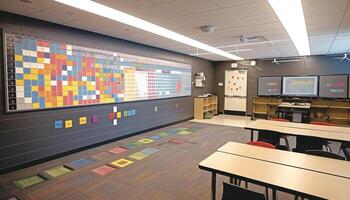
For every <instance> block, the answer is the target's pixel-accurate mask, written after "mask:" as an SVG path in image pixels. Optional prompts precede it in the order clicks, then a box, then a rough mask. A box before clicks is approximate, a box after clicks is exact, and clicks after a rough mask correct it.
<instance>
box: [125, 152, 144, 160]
mask: <svg viewBox="0 0 350 200" xmlns="http://www.w3.org/2000/svg"><path fill="white" fill-rule="evenodd" d="M148 156H149V154H146V153H143V152H136V153H133V154H131V155H129V156H128V157H129V158H132V159H135V160H142V159H144V158H147V157H148Z"/></svg>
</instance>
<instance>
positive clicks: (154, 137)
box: [148, 135, 162, 140]
mask: <svg viewBox="0 0 350 200" xmlns="http://www.w3.org/2000/svg"><path fill="white" fill-rule="evenodd" d="M148 138H149V139H152V140H160V139H162V137H161V136H159V135H152V136H151V137H148Z"/></svg>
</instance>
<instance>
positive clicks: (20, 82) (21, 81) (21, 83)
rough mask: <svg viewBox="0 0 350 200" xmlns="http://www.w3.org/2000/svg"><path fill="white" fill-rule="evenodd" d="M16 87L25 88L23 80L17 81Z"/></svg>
mask: <svg viewBox="0 0 350 200" xmlns="http://www.w3.org/2000/svg"><path fill="white" fill-rule="evenodd" d="M16 85H17V86H23V85H24V81H23V80H16Z"/></svg>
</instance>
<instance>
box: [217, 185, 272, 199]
mask: <svg viewBox="0 0 350 200" xmlns="http://www.w3.org/2000/svg"><path fill="white" fill-rule="evenodd" d="M223 185H224V187H223V193H222V200H243V199H244V200H265V197H264V195H263V194H260V193H258V192H254V191H251V190H247V189H244V188H241V187H238V186H235V185H231V184H229V183H225V182H223Z"/></svg>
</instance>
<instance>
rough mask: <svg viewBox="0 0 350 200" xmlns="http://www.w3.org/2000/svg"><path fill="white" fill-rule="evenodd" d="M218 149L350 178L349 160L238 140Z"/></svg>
mask: <svg viewBox="0 0 350 200" xmlns="http://www.w3.org/2000/svg"><path fill="white" fill-rule="evenodd" d="M217 151H220V152H224V153H229V154H233V155H238V156H244V157H247V158H253V159H258V160H263V161H267V162H272V163H276V164H282V165H286V166H292V167H296V168H300V169H306V170H310V171H315V172H319V173H324V174H329V175H333V176H339V177H342V178H347V179H350V162H349V161H344V160H336V159H331V158H325V157H320V156H313V155H308V154H302V153H295V152H290V151H282V150H278V149H269V148H261V147H258V146H253V145H248V144H243V143H237V142H228V143H226V144H225V145H224V146H222V147H220V148H219V149H218V150H217ZM349 187H350V186H349Z"/></svg>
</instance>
